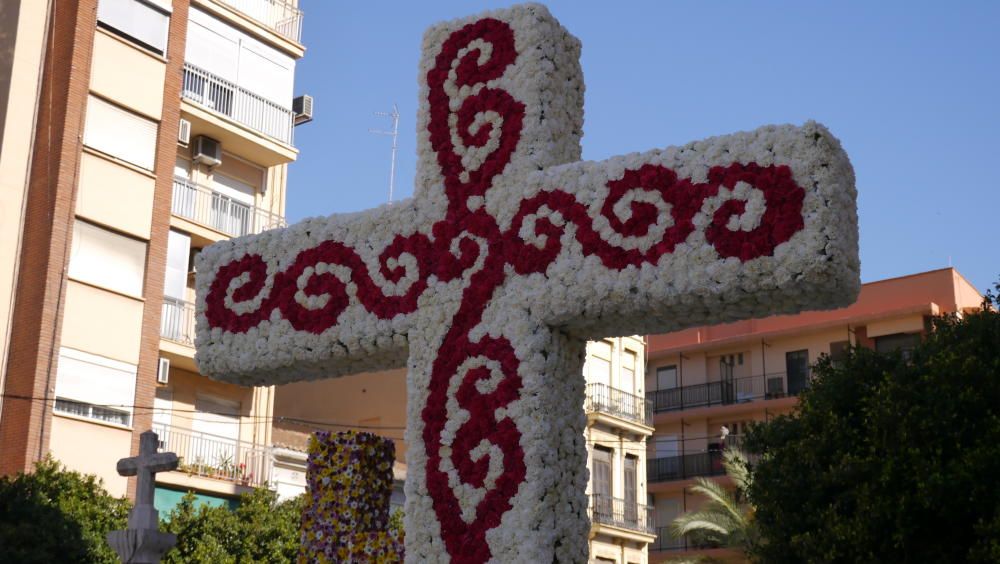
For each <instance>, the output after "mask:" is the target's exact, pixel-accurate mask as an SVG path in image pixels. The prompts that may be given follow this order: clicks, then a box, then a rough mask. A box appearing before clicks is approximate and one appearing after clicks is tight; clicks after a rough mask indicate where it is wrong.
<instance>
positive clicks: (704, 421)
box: [646, 268, 982, 562]
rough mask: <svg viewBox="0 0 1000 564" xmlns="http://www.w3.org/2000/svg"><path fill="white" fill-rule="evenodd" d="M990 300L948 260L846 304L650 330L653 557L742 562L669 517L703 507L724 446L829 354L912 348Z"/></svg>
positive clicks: (877, 285) (789, 404)
mask: <svg viewBox="0 0 1000 564" xmlns="http://www.w3.org/2000/svg"><path fill="white" fill-rule="evenodd" d="M981 303H982V296H981V295H980V294H979V292H978V291H977V290H976V288H975V287H974V286H973V285H972V284H970V283H969V282H968V281H967V280H966V279H965V278H964V277H962V275H961V274H959V273H958V272H957V271H956V270H954V269H952V268H946V269H942V270H935V271H931V272H924V273H920V274H914V275H911V276H903V277H900V278H892V279H888V280H880V281H877V282H870V283H868V284H864V285H863V286H862V289H861V295H860V296H859V297H858V300H857V302H855V303H854V304H853V305H851V306H849V307H846V308H842V309H837V310H833V311H823V312H806V313H801V314H798V315H782V316H774V317H768V318H765V319H754V320H749V321H741V322H737V323H729V324H724V325H715V326H709V327H696V328H692V329H687V330H685V331H678V332H675V333H669V334H666V335H655V336H650V337H649V338H648V343H647V346H648V365H647V371H646V390H647V391H646V395H647V398H648V399H649V401H650V403H651V404H652V406H653V411H654V416H653V422H654V426H655V429H656V432H655V434H654V435H653V436H652V437H651V438H650V439H649V441H648V454H647V457H648V459H647V471H646V478H647V482H648V486H647V488H648V490H649V496H650V504H651V505H653V507H654V522H655V523H656V527H657V528H656V534H657V536H656V540H655V541H654V542H653V543H651V544H650V562H661V561H665V560H668V559H669V558H673V557H677V556H690V555H691V554H690V553H693V552H697V553H703V554H707V555H713V556H716V557H723V558H726V557H728V558H730V559H734V560H738V557H737V555H735V554H732V553H727V552H726V551H724V550H719V549H704V548H703V549H697V548H696V547H692V546H688V544H687V543H686V542H685V541H683V540H676V539H672V538H671V537H670V535H669V534H668V532H667V525H668V524H669V523H670V522H671V521H672V520H673V519H674V518H675V517H676V516H677V515H679V514H680V513H682V512H685V511H690V510H693V509H697V508H698V507H699V506H700V504H701V502H702V500H701V499H700V498H699V497H698V496H696V495H692V494H691V493H690V491H689V490H690V487H691V486H692V484H693V480H694V478H696V477H699V476H718V477H719V479H722V480H724V481H725V477H724V476H723V474H724V471H723V468H722V449H723V448H724V447H725V446H727V445H728V446H731V445H737V446H738V445H739V442H740V436H741V435H742V434H743V432H744V430H745V429H746V427H747V425H748V423H750V422H752V421H764V420H767V419H769V418H771V417H774V416H776V415H780V414H783V413H788V412H790V411H791V410H792V409H793V408H794V407H795V405H796V403H797V402H798V398H797V396H798V394H799V393H800V392H801V391H802V390H804V389H806V388H808V387H809V382H810V380H811V377H812V376H811V370H810V367H811V366H812V365H813V364H815V362H816V361H817V360H818V359H819V357H820V355H824V354H825V355H830V356H831V357H833V358H834V359H836V358H837V357H838V356H840V355H843V354H844V352H845V351H846V348H847V347H848V346H849V345H851V346H862V347H869V348H873V349H875V350H878V351H884V352H887V351H892V350H898V349H901V350H903V351H904V352H905V351H906V350H907V349H909V348H912V347H913V346H914V344H915V343H917V342H919V341H920V339H921V337H922V335H924V334H925V333H926V332H927V330H928V328H929V319H930V317H931V316H935V315H940V314H945V313H962V312H964V311H968V310H970V309H976V308H978V307H979V306H980V305H981ZM723 427H725V429H726V431H723ZM723 435H725V438H723Z"/></svg>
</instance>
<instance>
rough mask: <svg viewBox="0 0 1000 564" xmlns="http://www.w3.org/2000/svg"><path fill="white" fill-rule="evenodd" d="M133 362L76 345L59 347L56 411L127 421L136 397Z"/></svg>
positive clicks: (110, 420) (126, 422)
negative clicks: (102, 354)
mask: <svg viewBox="0 0 1000 564" xmlns="http://www.w3.org/2000/svg"><path fill="white" fill-rule="evenodd" d="M135 376H136V367H135V365H134V364H128V363H125V362H119V361H117V360H111V359H109V358H105V357H102V356H97V355H94V354H90V353H85V352H83V351H78V350H75V349H69V348H65V347H63V348H62V349H60V351H59V367H58V369H57V371H56V405H55V409H56V411H60V412H62V413H69V414H72V415H78V416H80V417H88V418H91V419H97V420H99V421H107V422H109V423H117V424H119V425H128V424H129V422H130V420H131V415H132V410H131V407H130V406H131V405H132V404H133V403H134V400H135Z"/></svg>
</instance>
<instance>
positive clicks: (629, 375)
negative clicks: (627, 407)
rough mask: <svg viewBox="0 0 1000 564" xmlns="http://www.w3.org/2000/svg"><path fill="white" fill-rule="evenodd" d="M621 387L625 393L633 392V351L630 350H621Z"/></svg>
mask: <svg viewBox="0 0 1000 564" xmlns="http://www.w3.org/2000/svg"><path fill="white" fill-rule="evenodd" d="M621 380H622V381H621V388H622V389H623V390H625V391H626V392H627V393H630V394H634V393H635V353H634V352H632V351H623V352H622V378H621Z"/></svg>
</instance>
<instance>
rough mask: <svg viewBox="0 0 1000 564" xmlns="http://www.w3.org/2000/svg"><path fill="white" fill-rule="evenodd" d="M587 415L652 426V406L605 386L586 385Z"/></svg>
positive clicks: (637, 397) (636, 397) (631, 395)
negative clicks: (604, 416)
mask: <svg viewBox="0 0 1000 564" xmlns="http://www.w3.org/2000/svg"><path fill="white" fill-rule="evenodd" d="M585 408H586V410H587V413H595V412H596V413H607V414H609V415H614V416H615V417H620V418H622V419H626V420H628V421H634V422H636V423H639V424H640V425H645V426H647V427H652V426H653V404H652V403H650V402H649V401H647V400H646V399H645V398H643V397H642V396H637V395H635V394H630V393H628V392H625V391H623V390H619V389H618V388H613V387H611V386H608V385H607V384H588V385H587V402H586V405H585Z"/></svg>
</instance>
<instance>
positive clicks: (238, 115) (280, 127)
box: [181, 63, 295, 145]
mask: <svg viewBox="0 0 1000 564" xmlns="http://www.w3.org/2000/svg"><path fill="white" fill-rule="evenodd" d="M181 95H182V96H183V97H184V98H186V99H188V100H191V101H192V102H195V103H198V104H201V105H202V106H205V107H206V108H208V109H210V110H213V111H215V112H218V113H220V114H222V115H224V116H226V117H230V118H232V119H234V120H236V121H237V122H239V123H242V124H243V125H245V126H247V127H249V128H251V129H254V130H256V131H259V132H261V133H263V134H265V135H268V136H270V137H273V138H275V139H277V140H278V141H281V142H282V143H287V144H289V145H291V144H292V131H293V127H294V126H295V113H294V112H292V110H290V109H288V108H285V107H283V106H282V105H281V104H278V103H275V102H272V101H270V100H268V99H267V98H264V97H263V96H260V95H259V94H255V93H253V92H251V91H249V90H247V89H246V88H243V87H242V86H238V85H236V84H234V83H232V82H230V81H228V80H226V79H224V78H222V77H220V76H216V75H214V74H212V73H210V72H208V71H206V70H204V69H200V68H198V67H196V66H194V65H192V64H191V63H184V76H183V81H182V89H181Z"/></svg>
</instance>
